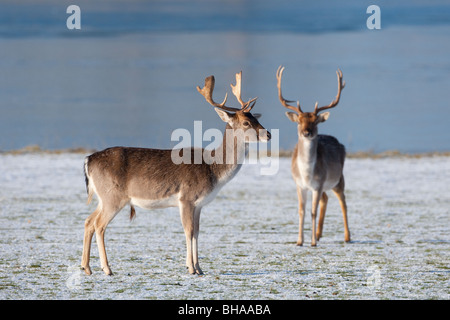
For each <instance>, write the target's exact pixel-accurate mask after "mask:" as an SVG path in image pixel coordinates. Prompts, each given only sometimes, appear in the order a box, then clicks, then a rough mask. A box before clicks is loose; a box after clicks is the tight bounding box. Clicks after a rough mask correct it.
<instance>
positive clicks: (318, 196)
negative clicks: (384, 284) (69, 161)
mask: <svg viewBox="0 0 450 320" xmlns="http://www.w3.org/2000/svg"><path fill="white" fill-rule="evenodd" d="M283 71H284V67H282V66H280V67H279V68H278V70H277V73H276V77H277V88H278V98H279V100H280V102H281V105H282V106H283V107H285V108H287V109H289V110H291V111H293V112H289V111H288V112H286V116H287V118H288V119H289V120H290V121H292V122H294V123H297V134H298V141H297V144H296V145H295V147H294V150H293V154H292V161H291V173H292V177H293V179H294V181H295V184H296V187H297V196H298V206H299V210H298V212H299V232H298V239H297V245H298V246H302V245H303V222H304V216H305V206H306V202H307V196H308V191H311V193H312V205H311V218H312V236H311V246H316V245H317V241H318V240H319V239H320V238H321V237H322V230H323V223H324V219H325V212H326V208H327V203H328V196H327V194H326V191H328V190H330V189H331V190H332V191H333V192H334V194H335V195H336V197H337V198H338V200H339V204H340V207H341V210H342V214H343V218H344V239H345V242H350V231H349V228H348V219H347V203H346V200H345V194H344V189H345V181H344V174H343V169H344V161H345V155H346V151H345V147H344V145H342V144H341V143H340V142H339V141H338V140H337V139H336V138H335V137H333V136H330V135H323V134H318V125H319V123H322V122H324V121H326V120H327V119H328V118H329V116H330V113H329V112H324V113H321V112H322V111H324V110H328V109H331V108H334V107H336V106H337V104H338V103H339V100H340V97H341V91H342V89H343V88H344V87H345V81H343V80H342V77H343V75H342V71H341V70H340V69H338V70H337V71H336V74H337V80H338V92H337V95H336V97H335V99H334V100H333V101H332V102H331V103H330V104H328V105H326V106H323V107H318V102H316V103H315V106H314V111H313V112H303V110H302V109H301V107H300V102H299V101H297V106H294V105H291V104H289V103H292V102H294V101H291V100H286V99H285V98H283V95H282V92H281V78H282V76H283ZM319 205H320V216H319V223H318V228H317V231H316V215H317V209H318V207H319Z"/></svg>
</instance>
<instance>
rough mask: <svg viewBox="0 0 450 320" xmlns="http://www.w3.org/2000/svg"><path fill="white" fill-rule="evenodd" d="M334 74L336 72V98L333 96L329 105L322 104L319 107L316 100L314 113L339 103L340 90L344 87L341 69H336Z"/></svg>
mask: <svg viewBox="0 0 450 320" xmlns="http://www.w3.org/2000/svg"><path fill="white" fill-rule="evenodd" d="M336 74H337V78H338V92H337V95H336V98H334V100H333V101H331V103H330V104H329V105H327V106H323V107H320V108H317V102H316V106H315V108H314V114H318V113H319V112H321V111H323V110H326V109H330V108H333V107H335V106H336V105H337V104H338V103H339V99H340V98H341V90H342V89H344V87H345V81H342V71H341V70H340V69H337V71H336Z"/></svg>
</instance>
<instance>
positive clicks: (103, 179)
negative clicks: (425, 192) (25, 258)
mask: <svg viewBox="0 0 450 320" xmlns="http://www.w3.org/2000/svg"><path fill="white" fill-rule="evenodd" d="M241 77H242V71H241V72H240V73H237V74H236V84H235V85H232V84H231V88H232V92H233V94H234V95H235V96H236V98H237V100H238V102H239V103H240V105H241V107H240V108H235V107H228V106H226V105H225V103H226V101H227V94H226V95H225V99H224V100H223V102H222V103H216V102H215V101H214V100H213V97H212V94H213V90H214V84H215V78H214V76H209V77H207V78H206V79H205V85H204V87H203V88H200V87H199V86H197V90H198V92H199V93H200V94H201V95H202V96H203V97H204V98H205V99H206V101H207V102H208V103H209V104H211V105H212V106H213V107H214V109H215V111H216V112H217V114H218V115H219V117H220V118H221V119H222V120H223V121H224V122H226V130H229V131H231V132H232V133H234V132H236V131H242V132H244V133H245V134H244V135H241V136H242V139H238V138H239V137H241V136H240V135H231V137H232V139H227V137H229V136H230V135H224V136H223V141H222V144H221V145H220V146H219V147H217V148H216V149H215V150H213V151H212V152H211V155H212V156H213V159H215V160H216V161H212V162H211V161H207V160H208V159H202V160H201V163H197V164H196V163H192V162H188V161H186V162H182V163H178V164H175V163H174V161H173V158H172V155H173V152H174V151H176V153H179V154H184V155H186V154H188V155H190V159H193V158H194V153H195V152H196V151H198V148H194V147H188V148H182V149H180V150H170V149H150V148H135V147H112V148H107V149H105V150H102V151H98V152H95V153H93V154H91V155H89V156H87V157H86V158H85V163H84V173H85V179H86V189H87V193H88V200H87V203H88V204H89V203H90V202H91V199H92V197H93V195H94V194H96V195H97V198H98V206H97V208H96V209H95V211H94V212H93V213H92V214H91V215H90V216H89V217H88V218H87V219H86V220H85V224H84V238H83V253H82V259H81V269H83V270H84V272H85V273H86V274H87V275H90V274H92V271H91V268H90V266H89V259H90V249H91V241H92V237H93V234H94V233H95V235H96V241H97V246H98V251H99V257H100V262H101V268H102V270H103V272H104V273H105V274H106V275H112V271H111V268H110V265H109V262H108V259H107V255H106V249H105V240H104V237H105V230H106V227H107V226H108V224H109V223H110V222H111V221H112V220H113V219H114V217H115V216H116V215H117V214H118V213H119V211H121V210H122V209H123V208H124V207H125V206H126V205H130V220H131V219H132V218H133V217H134V216H135V214H136V212H135V206H138V207H140V208H144V209H156V208H167V207H178V208H179V212H180V218H181V223H182V226H183V229H184V234H185V238H186V267H187V268H188V271H189V273H190V274H198V275H201V274H203V271H202V269H201V268H200V265H199V259H198V236H199V227H200V212H201V210H202V208H203V207H204V206H205V205H207V204H209V203H210V202H211V201H213V199H214V198H215V196H216V195H217V193H218V192H219V191H220V190H221V188H222V187H223V186H224V185H225V184H227V183H228V182H229V181H230V180H231V179H232V178H233V177H234V176H235V175H236V174H237V172H238V171H239V169H240V168H241V166H242V164H243V162H244V161H243V160H244V157H245V155H246V153H247V151H248V144H249V143H250V142H259V141H261V142H267V141H269V140H270V137H271V136H270V132H269V131H267V130H266V129H265V128H264V127H263V126H262V125H261V124H260V123H259V122H258V120H257V118H258V117H259V116H260V115H259V114H254V115H253V114H252V113H251V110H252V108H253V107H254V105H255V103H256V98H253V99H250V100H248V101H246V102H244V101H243V100H242V98H241ZM230 140H231V141H230ZM201 150H203V149H201ZM230 154H232V156H231V157H230V156H229V155H230ZM224 159H227V160H228V161H221V160H224ZM230 159H231V160H230Z"/></svg>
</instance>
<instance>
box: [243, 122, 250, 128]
mask: <svg viewBox="0 0 450 320" xmlns="http://www.w3.org/2000/svg"><path fill="white" fill-rule="evenodd" d="M242 124H243V126H244V127H248V126H249V125H250V122H248V121H244V122H243V123H242Z"/></svg>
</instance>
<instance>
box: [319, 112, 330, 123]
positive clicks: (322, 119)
mask: <svg viewBox="0 0 450 320" xmlns="http://www.w3.org/2000/svg"><path fill="white" fill-rule="evenodd" d="M329 116H330V113H329V112H324V113H321V114H319V115H318V116H317V123H319V122H325V121H327V119H328V117H329Z"/></svg>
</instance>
